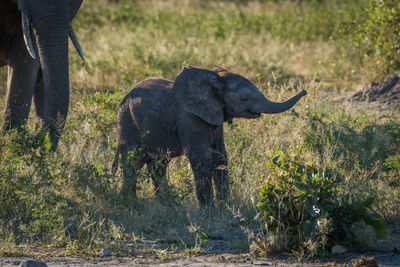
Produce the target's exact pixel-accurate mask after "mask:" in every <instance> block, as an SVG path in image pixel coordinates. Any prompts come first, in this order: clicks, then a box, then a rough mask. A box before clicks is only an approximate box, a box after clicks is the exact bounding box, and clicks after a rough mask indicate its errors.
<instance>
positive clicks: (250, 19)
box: [0, 0, 400, 259]
mask: <svg viewBox="0 0 400 267" xmlns="http://www.w3.org/2000/svg"><path fill="white" fill-rule="evenodd" d="M116 2H118V3H110V1H106V0H99V1H95V2H94V1H84V4H83V5H82V8H81V10H80V11H79V13H78V16H77V17H76V19H75V20H74V22H73V26H74V29H75V32H76V34H77V36H78V38H79V40H80V43H81V45H82V47H83V49H84V52H85V57H86V60H85V62H82V61H81V60H80V58H79V56H78V55H77V53H76V52H75V51H74V49H73V47H71V48H70V80H71V93H72V100H71V105H70V112H69V115H68V120H67V124H66V127H65V132H64V134H63V136H62V139H61V142H60V145H59V148H58V151H57V152H56V153H55V154H48V152H47V150H46V142H47V139H46V136H45V135H44V134H38V132H37V131H35V130H34V128H35V127H34V126H35V118H34V115H33V114H34V113H33V112H32V113H31V117H30V120H29V124H28V131H27V133H25V134H24V136H22V137H19V139H20V141H18V138H17V137H15V136H13V134H10V135H9V136H5V137H2V139H1V140H0V146H2V151H1V152H0V155H1V156H0V157H1V161H0V185H1V188H2V193H1V195H0V204H1V208H0V226H1V227H0V240H2V242H4V243H6V244H8V245H7V246H2V249H0V255H8V253H11V254H12V253H17V252H13V251H18V250H17V249H14V248H13V245H14V246H15V247H16V248H17V247H18V245H19V244H27V245H28V246H33V247H34V246H38V244H48V245H51V246H53V247H60V248H62V249H64V250H65V254H67V255H71V254H80V253H82V251H83V250H84V251H88V253H89V254H90V253H98V251H99V248H103V247H110V248H112V249H113V252H115V251H117V252H119V253H120V254H124V253H128V254H129V253H139V252H131V250H130V249H129V248H128V246H127V242H132V241H133V240H135V242H136V240H146V239H151V240H160V241H162V242H164V243H167V244H171V245H173V246H177V247H178V248H179V249H178V250H172V252H171V251H170V250H165V248H160V249H158V250H157V249H156V250H154V251H153V250H151V251H150V250H149V253H152V254H155V255H157V257H159V258H161V259H170V258H173V255H172V254H174V253H178V252H177V251H182V250H183V253H187V254H190V255H192V254H196V253H203V248H202V247H203V246H205V242H204V241H205V240H207V236H208V234H209V233H211V232H213V231H215V230H219V231H224V232H228V233H234V234H236V235H237V236H244V238H246V236H247V235H249V234H250V233H252V232H257V231H258V229H260V227H261V225H262V222H260V221H259V220H254V218H255V217H257V216H259V213H260V210H259V209H257V207H256V205H257V203H258V202H259V201H260V197H259V191H260V187H261V185H260V183H259V181H258V180H259V179H266V178H267V177H268V176H269V175H270V171H271V170H270V168H269V167H268V160H269V156H270V154H271V153H272V152H273V151H274V149H279V150H282V151H283V152H285V153H296V151H299V150H298V148H299V147H302V148H303V149H302V150H301V151H302V154H301V155H300V156H301V158H302V159H304V160H305V161H308V162H314V163H315V164H319V166H321V167H329V168H331V169H333V170H335V171H337V172H340V173H341V174H342V175H343V176H344V177H346V179H347V180H346V184H345V187H346V189H345V190H348V192H351V193H352V194H354V196H356V197H359V198H366V197H370V196H373V197H374V198H375V199H376V201H375V203H374V210H375V211H376V212H378V213H379V214H380V215H381V216H383V217H384V218H385V219H386V220H387V222H389V223H391V224H398V223H399V215H400V214H398V211H399V210H400V199H399V187H398V186H399V185H398V184H397V185H396V183H393V181H396V175H397V174H396V169H395V167H393V166H397V165H396V161H395V158H393V157H395V156H396V154H398V152H397V151H399V146H400V140H399V138H400V137H399V127H400V123H399V115H400V114H399V112H398V111H396V110H380V109H374V108H368V107H365V106H361V105H358V104H355V103H351V102H349V101H347V100H345V97H346V96H348V95H351V94H352V93H354V92H356V90H358V89H359V88H362V87H364V86H365V85H366V84H367V83H369V82H370V81H371V77H372V76H371V75H370V74H371V72H372V71H373V70H374V66H373V65H366V64H367V63H368V64H372V63H371V62H370V61H368V62H367V63H365V62H361V60H360V59H359V58H357V56H358V55H359V54H357V53H353V52H352V53H350V54H343V51H344V48H345V47H347V46H348V45H346V44H343V40H345V39H346V38H348V37H349V36H350V35H351V34H352V31H351V29H352V28H351V27H354V24H355V23H356V24H357V23H358V24H362V23H363V22H364V21H365V20H366V14H365V13H364V10H365V9H366V8H367V6H368V5H367V1H362V0H359V1H339V0H337V1H323V2H322V3H320V1H303V2H302V3H299V2H296V1H278V2H275V1H200V0H191V1H190V0H187V1H176V0H166V1H156V0H153V1H128V0H125V1H116ZM214 64H216V65H221V66H223V67H225V68H227V69H228V70H231V71H233V72H237V73H240V74H241V75H243V76H245V77H247V78H249V79H250V80H252V81H253V82H254V83H255V84H256V85H257V86H258V87H259V88H260V89H261V90H262V91H263V92H264V94H265V95H266V96H267V97H268V98H269V99H271V100H275V101H280V100H284V99H287V98H289V97H291V96H293V95H294V94H295V92H298V91H300V90H301V89H306V90H307V91H308V96H307V97H305V98H303V99H302V100H301V101H300V102H299V103H298V104H297V105H296V107H295V108H294V109H292V110H290V111H288V112H285V113H283V114H277V115H263V116H262V117H261V118H259V119H256V120H242V119H237V120H234V122H233V123H232V124H231V125H226V127H225V140H226V141H225V143H226V145H227V151H228V156H229V174H230V177H231V190H232V193H231V196H232V197H231V199H230V201H229V202H228V203H226V206H225V207H223V208H216V209H214V210H200V209H198V206H197V200H196V196H195V192H194V181H193V175H192V172H191V170H190V167H189V163H188V161H187V159H186V158H184V157H182V158H178V159H175V160H173V162H172V164H170V166H169V168H168V175H169V181H168V182H169V184H170V186H171V187H172V190H173V194H174V196H175V198H176V200H177V202H178V205H177V206H172V207H166V206H163V205H162V204H160V203H159V202H158V201H157V200H156V198H155V196H154V192H153V187H152V184H151V183H150V181H149V179H148V178H146V177H148V175H147V174H146V173H145V172H143V179H142V181H141V182H140V190H139V192H138V195H139V203H136V206H134V205H133V203H124V202H123V200H122V199H121V197H120V196H119V195H118V190H119V188H120V186H121V182H122V181H121V177H120V173H117V175H116V176H115V177H113V176H112V175H111V174H110V169H111V162H112V160H113V157H114V153H115V150H116V144H117V135H116V111H117V108H118V105H119V103H120V101H121V100H122V98H123V97H124V96H125V95H126V93H128V92H129V90H130V88H132V87H133V86H134V84H135V83H137V82H139V81H140V80H142V79H144V78H146V77H150V76H162V77H165V78H168V79H171V80H173V79H174V78H175V76H176V75H177V74H178V73H179V71H180V70H181V68H182V66H185V65H194V66H202V67H206V68H211V67H212V66H213V65H214ZM375 71H376V70H375ZM379 75H382V74H379ZM379 75H378V74H377V76H379ZM5 88H6V69H5V68H2V69H1V70H0V96H1V99H3V100H2V101H1V102H0V109H4V95H5ZM15 139H17V141H13V142H12V141H11V140H15ZM27 140H28V141H27ZM391 156H392V159H394V160H393V162H394V163H393V162H392V163H387V159H388V158H390V157H391ZM386 163H387V164H386ZM388 166H389V167H390V166H392V168H389V167H388ZM397 179H398V177H397ZM11 200H13V202H11ZM10 218H13V220H10ZM10 234H12V235H13V239H12V240H10V239H7V237H9V236H10ZM235 242H237V243H235ZM231 243H232V244H231V246H232V247H238V246H239V247H240V248H242V247H243V245H242V243H243V242H242V241H240V240H239V241H231ZM235 244H236V245H235ZM237 244H239V245H237ZM248 245H249V244H248ZM145 249H146V248H145ZM145 249H143V251H144V250H145ZM148 249H150V248H148ZM96 251H97V252H96ZM26 253H29V252H26ZM179 253H180V252H179Z"/></svg>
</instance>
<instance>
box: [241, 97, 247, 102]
mask: <svg viewBox="0 0 400 267" xmlns="http://www.w3.org/2000/svg"><path fill="white" fill-rule="evenodd" d="M240 100H241V101H243V102H246V101H249V98H248V97H242V98H240Z"/></svg>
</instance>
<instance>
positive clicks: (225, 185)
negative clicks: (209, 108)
mask: <svg viewBox="0 0 400 267" xmlns="http://www.w3.org/2000/svg"><path fill="white" fill-rule="evenodd" d="M218 128H219V129H217V131H216V136H215V149H213V150H212V159H213V171H214V172H213V178H214V184H215V188H216V198H217V199H218V200H222V201H224V200H226V199H228V198H229V176H228V172H227V167H228V158H227V155H226V150H225V144H224V137H223V128H222V127H218Z"/></svg>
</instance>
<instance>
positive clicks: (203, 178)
mask: <svg viewBox="0 0 400 267" xmlns="http://www.w3.org/2000/svg"><path fill="white" fill-rule="evenodd" d="M306 94H307V93H306V91H304V90H303V91H302V92H300V93H299V94H297V95H296V96H294V97H293V98H291V99H289V100H287V101H285V102H282V103H275V102H271V101H269V100H268V99H267V98H265V97H264V95H263V94H262V93H261V92H260V91H259V90H258V89H257V87H256V86H255V85H254V84H253V83H251V82H250V81H249V80H247V79H246V78H243V77H242V76H240V75H238V74H234V73H230V72H228V71H226V70H224V69H222V68H219V67H218V68H216V69H215V70H214V71H210V70H205V69H198V68H194V67H189V68H184V69H183V70H182V72H181V73H180V74H179V75H178V76H177V77H176V79H175V81H174V82H172V81H168V80H165V79H161V78H150V79H146V80H144V81H142V82H140V83H139V84H137V85H136V87H135V88H133V89H132V90H131V91H130V93H129V94H128V95H127V96H126V97H125V98H124V100H123V101H122V103H121V105H120V107H119V110H118V131H119V143H118V151H117V154H116V156H115V160H114V164H113V170H114V171H115V170H116V169H117V166H118V161H119V158H120V155H121V162H122V164H123V168H122V169H123V179H124V181H123V187H122V191H121V194H123V195H124V196H133V197H136V177H137V171H138V170H140V168H141V167H142V166H143V165H144V164H145V163H146V164H147V167H148V168H149V170H150V171H154V170H155V171H156V173H157V174H158V177H160V178H157V176H154V177H155V178H154V179H153V182H154V185H155V187H156V193H157V192H160V191H162V190H160V187H161V186H162V181H163V180H165V178H164V179H162V178H163V177H164V176H165V175H166V167H167V164H168V159H169V158H173V157H177V156H180V155H183V154H186V155H187V156H188V158H189V161H190V164H191V167H192V170H193V172H194V176H195V184H196V190H197V197H198V200H199V203H200V206H202V207H205V206H210V205H212V203H213V187H212V180H213V181H214V185H215V188H216V198H217V199H218V200H226V199H227V198H228V196H229V178H228V175H227V171H226V166H227V155H226V151H225V145H224V139H223V128H222V127H223V122H224V121H228V122H231V121H232V118H258V117H260V115H261V113H269V114H271V113H279V112H283V111H285V110H287V109H289V108H291V107H292V106H293V105H294V104H296V102H297V101H299V99H300V98H301V97H302V96H304V95H306ZM138 148H141V150H137V149H138ZM132 150H134V151H136V152H135V153H136V154H135V155H134V156H133V160H131V161H129V160H128V159H127V158H128V157H127V155H128V151H132ZM168 153H169V154H168ZM166 154H168V155H169V157H165V155H166ZM157 160H161V161H162V163H163V164H155V162H156V161H157ZM161 179H162V180H161ZM161 189H162V188H161Z"/></svg>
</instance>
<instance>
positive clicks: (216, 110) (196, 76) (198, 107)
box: [173, 67, 224, 126]
mask: <svg viewBox="0 0 400 267" xmlns="http://www.w3.org/2000/svg"><path fill="white" fill-rule="evenodd" d="M173 90H174V95H175V98H176V100H177V102H178V104H179V105H180V107H181V108H182V109H183V110H185V111H186V112H189V113H192V114H194V115H196V116H199V117H200V118H201V119H202V120H204V121H206V122H207V123H209V124H212V125H214V126H221V125H222V123H223V121H224V114H223V103H222V99H220V98H219V97H218V95H219V94H218V91H220V90H222V81H221V79H220V77H219V76H218V74H217V73H216V72H214V71H210V70H205V69H199V68H194V67H188V68H184V69H183V70H182V72H181V73H180V74H179V75H178V76H177V77H176V79H175V82H174V86H173Z"/></svg>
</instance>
